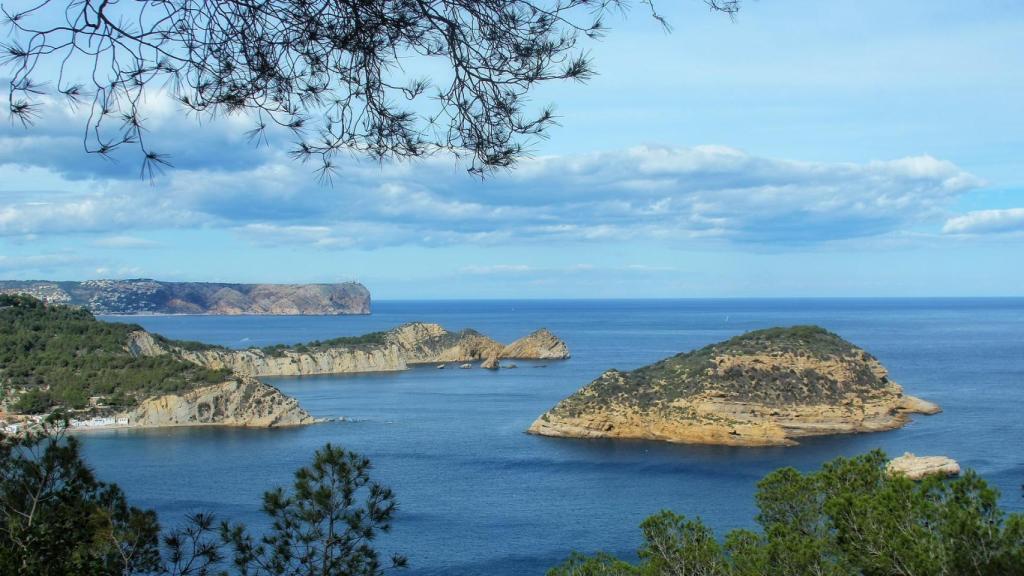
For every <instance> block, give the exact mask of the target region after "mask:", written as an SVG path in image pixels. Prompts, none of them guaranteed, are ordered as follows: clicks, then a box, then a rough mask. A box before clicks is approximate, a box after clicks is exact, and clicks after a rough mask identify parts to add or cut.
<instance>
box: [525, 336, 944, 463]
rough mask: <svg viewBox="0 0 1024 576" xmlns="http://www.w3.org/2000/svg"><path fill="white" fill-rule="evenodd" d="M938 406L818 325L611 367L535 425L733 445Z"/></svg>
mask: <svg viewBox="0 0 1024 576" xmlns="http://www.w3.org/2000/svg"><path fill="white" fill-rule="evenodd" d="M938 411H939V408H938V406H936V405H934V404H931V403H929V402H925V401H923V400H920V399H918V398H914V397H913V396H907V395H904V394H903V390H902V388H901V387H900V386H899V385H898V384H896V383H894V382H892V381H890V380H889V377H888V373H887V371H886V369H885V368H884V367H883V366H882V365H881V364H880V363H879V362H878V360H876V359H875V358H874V357H872V356H871V355H870V354H868V353H867V352H865V351H863V350H861V349H860V348H858V347H856V346H854V345H853V344H850V343H849V342H847V341H845V340H843V339H842V338H840V337H839V336H837V335H835V334H833V333H831V332H828V331H826V330H824V329H822V328H818V327H816V326H796V327H792V328H772V329H768V330H759V331H755V332H750V333H747V334H744V335H742V336H738V337H736V338H733V339H731V340H728V341H725V342H721V343H718V344H713V345H711V346H707V347H705V348H701V349H699V350H696V351H693V352H689V353H683V354H679V355H676V356H673V357H671V358H667V359H665V360H662V361H660V362H657V363H655V364H651V365H649V366H645V367H643V368H639V369H637V370H633V371H631V372H620V371H618V370H609V371H607V372H605V373H604V374H602V375H601V376H600V377H598V378H597V379H596V380H594V381H593V382H591V383H590V384H589V385H587V386H585V387H583V388H582V389H580V390H579V391H578V392H576V393H575V394H573V395H571V396H569V397H568V398H566V399H564V400H562V401H561V402H559V403H558V404H557V405H556V406H555V407H554V408H552V409H551V410H549V411H548V412H546V413H544V414H543V415H541V417H540V418H538V419H537V420H536V421H534V423H533V424H532V425H531V426H530V429H529V432H530V433H532V434H540V435H545V436H564V437H580V438H598V437H600V438H644V439H653V440H665V441H669V442H680V443H693V444H724V445H732V446H771V445H791V444H795V443H796V439H797V438H800V437H803V436H816V435H824V434H843V433H854V432H877V431H882V430H891V429H894V428H899V427H901V426H903V425H904V424H906V423H907V422H908V420H909V417H908V414H911V413H923V414H934V413H936V412H938Z"/></svg>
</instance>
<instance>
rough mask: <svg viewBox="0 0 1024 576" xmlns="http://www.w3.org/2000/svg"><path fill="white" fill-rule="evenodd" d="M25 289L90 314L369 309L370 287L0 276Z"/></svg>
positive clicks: (6, 286) (7, 288) (9, 286)
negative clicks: (69, 279)
mask: <svg viewBox="0 0 1024 576" xmlns="http://www.w3.org/2000/svg"><path fill="white" fill-rule="evenodd" d="M3 293H6V294H28V295H31V296H34V297H36V298H39V299H40V300H43V301H44V302H48V303H54V304H68V305H72V306H81V307H83V308H86V309H88V310H89V311H90V312H92V313H93V314H224V315H239V314H279V315H284V314H296V315H312V314H369V313H370V291H369V290H367V289H366V287H365V286H363V285H362V284H359V283H358V282H344V283H341V284H223V283H212V282H161V281H159V280H150V279H145V278H140V279H131V280H85V281H82V282H62V281H49V280H12V281H3V280H0V294H3Z"/></svg>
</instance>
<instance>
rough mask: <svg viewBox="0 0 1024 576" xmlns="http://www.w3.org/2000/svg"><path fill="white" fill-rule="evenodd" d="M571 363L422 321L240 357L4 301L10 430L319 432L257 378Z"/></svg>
mask: <svg viewBox="0 0 1024 576" xmlns="http://www.w3.org/2000/svg"><path fill="white" fill-rule="evenodd" d="M568 357H569V350H568V348H567V347H566V345H565V343H564V342H562V341H561V340H559V339H558V338H557V337H555V336H554V335H553V334H552V333H551V332H549V331H547V330H544V329H540V330H537V331H535V332H533V333H532V334H529V335H527V336H524V337H523V338H520V339H519V340H516V341H515V342H512V343H511V344H508V345H504V344H501V343H500V342H498V341H496V340H494V339H492V338H489V337H487V336H485V335H483V334H481V333H479V332H477V331H475V330H471V329H466V330H461V331H458V332H450V331H448V330H446V329H444V328H443V327H441V326H439V325H437V324H425V323H419V322H417V323H410V324H404V325H402V326H399V327H397V328H394V329H392V330H388V331H386V332H373V333H370V334H364V335H362V336H343V337H340V338H333V339H330V340H324V341H314V342H306V343H303V344H295V345H291V346H284V345H279V346H269V347H265V348H252V349H248V350H232V349H229V348H225V347H222V346H215V345H210V344H204V343H201V342H188V341H181V340H172V339H169V338H165V337H163V336H160V335H159V334H153V333H150V332H147V331H146V330H144V329H143V328H142V327H141V326H138V325H136V324H124V323H120V322H102V321H100V320H97V319H96V318H95V317H94V316H93V314H92V313H91V312H89V311H88V310H85V309H83V308H79V307H74V306H67V305H63V304H47V303H45V302H42V301H40V300H38V299H36V298H33V297H31V296H25V295H10V294H6V295H4V294H0V421H2V423H3V424H5V425H6V426H13V427H14V428H18V427H20V426H22V425H27V424H28V423H31V422H34V421H37V420H38V419H39V417H40V415H44V414H47V413H50V412H53V411H56V410H60V411H62V412H64V413H65V414H67V415H69V416H70V417H71V418H72V425H73V427H83V428H92V427H160V426H194V425H229V426H258V427H276V426H289V425H299V424H309V423H313V422H315V421H316V420H315V419H314V418H313V417H312V416H311V415H310V414H309V413H307V412H306V411H305V410H304V409H302V407H301V406H299V404H298V402H297V401H296V400H295V399H294V398H290V397H288V396H286V395H285V394H283V393H281V392H280V391H279V390H277V389H276V388H274V387H273V386H271V385H269V384H267V383H264V382H261V381H260V380H258V379H257V377H260V376H287V375H294V376H299V375H313V374H340V373H354V372H381V371H393V370H405V369H408V368H409V367H411V366H414V365H417V364H439V365H444V364H446V363H472V362H474V361H484V360H488V359H495V358H502V359H506V358H509V359H511V358H515V359H523V360H531V359H535V360H552V359H560V358H568ZM470 366H471V364H470Z"/></svg>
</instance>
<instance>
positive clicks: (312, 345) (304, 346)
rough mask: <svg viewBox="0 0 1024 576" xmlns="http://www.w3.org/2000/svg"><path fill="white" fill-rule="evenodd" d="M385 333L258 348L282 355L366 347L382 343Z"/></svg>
mask: <svg viewBox="0 0 1024 576" xmlns="http://www.w3.org/2000/svg"><path fill="white" fill-rule="evenodd" d="M387 334H388V333H387V332H370V333H369V334H363V335H362V336H341V337H339V338H331V339H330V340H314V341H312V342H304V343H301V344H292V345H290V346H289V345H287V344H275V345H273V346H264V347H263V348H260V350H262V351H263V352H264V353H265V354H268V355H270V356H284V353H285V352H289V351H290V352H298V353H300V354H305V353H308V352H315V351H317V350H322V349H324V348H338V347H346V348H366V347H373V346H381V345H383V344H384V343H385V342H386V341H387Z"/></svg>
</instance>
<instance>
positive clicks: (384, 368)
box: [128, 322, 569, 376]
mask: <svg viewBox="0 0 1024 576" xmlns="http://www.w3.org/2000/svg"><path fill="white" fill-rule="evenodd" d="M341 340H342V343H339V344H331V343H330V341H328V343H326V344H307V345H297V346H294V347H283V348H274V349H260V348H250V349H247V350H230V349H227V348H220V347H214V346H200V347H194V348H184V347H182V346H180V345H177V344H175V343H174V342H169V341H162V340H159V339H157V338H154V337H153V335H151V334H149V333H148V332H144V331H141V330H140V331H137V332H134V333H133V334H132V337H131V340H130V342H129V343H128V349H129V350H130V351H131V352H132V353H133V354H137V355H141V356H156V355H161V354H173V355H174V356H176V357H178V358H181V359H184V360H187V361H189V362H193V363H195V364H199V365H201V366H205V367H207V368H211V369H228V370H231V371H232V372H234V373H236V374H241V375H246V376H306V375H315V374H345V373H360V372H389V371H398V370H406V369H408V368H409V367H410V366H413V365H416V364H448V363H451V364H462V363H466V362H473V361H477V360H486V359H489V358H495V360H498V359H513V358H514V359H518V360H531V359H560V358H568V357H569V349H568V347H567V346H566V345H565V343H564V342H562V341H561V340H559V339H558V338H557V337H555V336H554V335H553V334H551V333H550V332H548V331H547V330H538V331H536V332H534V333H532V334H530V335H528V336H525V337H523V338H521V339H519V340H516V341H515V342H513V343H511V344H509V345H507V346H505V345H503V344H501V343H500V342H497V341H496V340H494V339H492V338H490V337H487V336H484V335H483V334H481V333H479V332H477V331H475V330H462V331H460V332H449V331H448V330H446V329H444V328H443V327H442V326H440V325H438V324H427V323H420V322H414V323H410V324H404V325H402V326H399V327H397V328H395V329H393V330H390V331H388V332H385V333H382V334H380V335H379V336H374V337H373V338H366V341H365V342H363V341H360V339H359V338H352V339H348V341H346V339H341Z"/></svg>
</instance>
